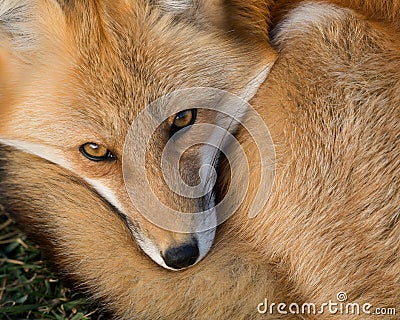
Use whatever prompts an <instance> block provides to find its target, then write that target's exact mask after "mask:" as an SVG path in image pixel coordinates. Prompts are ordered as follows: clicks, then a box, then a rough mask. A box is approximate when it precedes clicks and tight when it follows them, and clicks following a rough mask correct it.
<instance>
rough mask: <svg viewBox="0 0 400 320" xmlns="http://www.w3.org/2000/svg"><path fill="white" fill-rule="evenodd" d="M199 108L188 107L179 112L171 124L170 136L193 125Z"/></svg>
mask: <svg viewBox="0 0 400 320" xmlns="http://www.w3.org/2000/svg"><path fill="white" fill-rule="evenodd" d="M196 116H197V110H196V109H188V110H183V111H181V112H178V113H177V114H176V116H175V119H174V122H173V123H172V126H171V131H170V136H173V135H174V134H175V133H176V132H178V131H179V130H181V129H183V128H185V127H188V126H190V125H192V124H193V123H194V122H195V121H196Z"/></svg>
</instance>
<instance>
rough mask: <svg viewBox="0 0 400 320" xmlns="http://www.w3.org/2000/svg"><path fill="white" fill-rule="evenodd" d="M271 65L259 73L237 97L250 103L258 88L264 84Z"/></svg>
mask: <svg viewBox="0 0 400 320" xmlns="http://www.w3.org/2000/svg"><path fill="white" fill-rule="evenodd" d="M272 66H273V63H271V64H269V65H267V66H266V67H265V68H264V69H263V70H261V72H259V73H258V74H257V75H256V76H255V77H254V78H253V79H252V80H251V81H250V82H249V83H248V84H247V86H246V88H245V89H244V90H243V91H242V92H240V93H239V94H238V96H239V97H240V98H241V99H243V100H245V101H250V100H251V99H252V98H253V97H254V95H255V94H256V93H257V90H258V88H260V86H261V85H262V84H263V83H264V81H265V79H266V78H267V76H268V74H269V72H270V71H271V68H272Z"/></svg>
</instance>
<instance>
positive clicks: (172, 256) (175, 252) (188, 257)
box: [163, 242, 199, 269]
mask: <svg viewBox="0 0 400 320" xmlns="http://www.w3.org/2000/svg"><path fill="white" fill-rule="evenodd" d="M198 257H199V247H198V245H197V242H194V243H189V244H184V245H182V246H180V247H175V248H170V249H168V250H167V251H165V253H164V255H163V258H164V261H165V263H166V265H167V266H168V267H171V268H174V269H182V268H186V267H189V266H191V265H192V264H194V263H195V262H196V260H197V258H198Z"/></svg>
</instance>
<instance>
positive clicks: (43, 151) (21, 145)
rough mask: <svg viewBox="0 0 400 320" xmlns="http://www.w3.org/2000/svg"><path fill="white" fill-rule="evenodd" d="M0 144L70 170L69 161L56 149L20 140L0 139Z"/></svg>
mask: <svg viewBox="0 0 400 320" xmlns="http://www.w3.org/2000/svg"><path fill="white" fill-rule="evenodd" d="M0 143H2V144H5V145H7V146H10V147H14V148H16V149H18V150H21V151H24V152H26V153H29V154H33V155H35V156H38V157H40V158H43V159H45V160H48V161H50V162H53V163H55V164H58V165H60V166H61V167H64V168H66V169H68V170H71V165H70V163H69V161H68V160H67V159H66V158H65V157H64V155H63V154H62V152H60V151H59V150H57V149H56V148H52V147H49V146H46V145H44V144H39V143H32V142H26V141H22V140H13V139H0Z"/></svg>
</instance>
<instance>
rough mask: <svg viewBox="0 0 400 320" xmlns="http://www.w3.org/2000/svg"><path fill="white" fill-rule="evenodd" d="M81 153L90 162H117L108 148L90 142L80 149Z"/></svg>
mask: <svg viewBox="0 0 400 320" xmlns="http://www.w3.org/2000/svg"><path fill="white" fill-rule="evenodd" d="M79 151H80V152H81V153H82V154H83V155H84V156H85V157H86V158H88V159H89V160H92V161H105V160H115V159H116V157H115V156H114V155H113V154H112V153H111V151H110V150H108V149H107V148H106V147H104V146H101V145H98V144H97V143H93V142H88V143H85V144H83V145H81V147H80V148H79Z"/></svg>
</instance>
